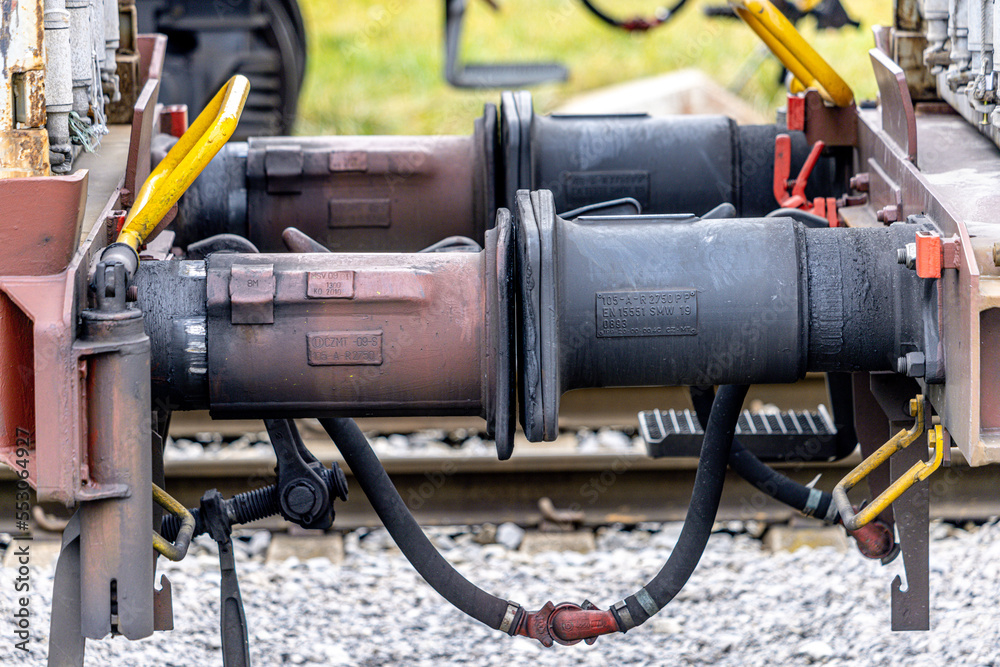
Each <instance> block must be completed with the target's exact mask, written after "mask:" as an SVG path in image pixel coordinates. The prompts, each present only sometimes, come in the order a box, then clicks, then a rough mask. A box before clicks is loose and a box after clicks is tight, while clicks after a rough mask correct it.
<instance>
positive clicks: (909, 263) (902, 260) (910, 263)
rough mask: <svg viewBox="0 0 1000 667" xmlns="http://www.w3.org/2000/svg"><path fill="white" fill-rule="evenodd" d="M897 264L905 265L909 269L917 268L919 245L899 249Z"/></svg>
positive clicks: (913, 244) (914, 244)
mask: <svg viewBox="0 0 1000 667" xmlns="http://www.w3.org/2000/svg"><path fill="white" fill-rule="evenodd" d="M896 263H898V264H903V265H905V266H906V268H908V269H915V268H917V244H916V243H907V244H906V246H905V247H903V248H897V249H896Z"/></svg>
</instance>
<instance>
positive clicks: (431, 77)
mask: <svg viewBox="0 0 1000 667" xmlns="http://www.w3.org/2000/svg"><path fill="white" fill-rule="evenodd" d="M300 1H301V4H302V11H303V13H304V16H305V21H306V26H307V30H308V34H309V61H308V62H309V65H308V71H307V76H306V82H305V86H304V89H303V95H302V99H301V100H300V104H299V117H298V119H297V122H296V133H297V134H302V135H311V134H433V133H456V134H465V133H468V132H470V131H471V130H472V121H473V119H474V118H475V117H476V116H478V115H479V114H480V113H481V112H482V106H483V103H484V102H498V101H499V91H496V90H486V91H462V90H456V89H453V88H451V87H450V86H448V85H447V83H446V82H445V81H444V74H443V69H444V47H443V41H444V40H443V36H442V32H443V28H444V25H443V24H444V19H443V14H444V8H443V4H442V2H441V0H385V1H383V2H372V1H371V0H367V1H366V0H340V1H339V2H330V1H325V0H300ZM499 2H500V4H501V11H500V12H496V13H495V12H493V11H492V10H491V9H490V8H489V6H488V5H487V4H486V3H485V2H476V1H475V0H470V7H469V10H468V12H467V14H466V25H465V34H464V40H463V52H464V53H463V57H464V59H465V60H466V61H475V62H482V61H513V60H520V61H533V60H557V61H559V62H562V63H563V64H565V65H566V66H567V67H568V68H569V70H570V80H569V81H568V82H566V83H562V84H549V85H544V86H537V87H535V88H533V89H532V93H533V95H534V99H535V108H536V110H538V111H541V112H546V111H550V110H551V109H553V108H555V107H557V106H558V105H559V104H560V103H561V102H563V101H564V100H567V99H568V98H570V97H572V96H573V95H574V94H576V93H579V92H582V91H587V90H591V89H594V88H600V87H601V86H606V85H610V84H615V83H621V82H623V81H627V80H629V79H634V78H638V77H643V76H651V75H656V74H662V73H665V72H668V71H671V70H675V69H680V68H686V67H697V68H700V69H702V70H704V71H705V72H707V73H708V74H709V75H710V76H712V77H713V78H714V79H715V80H716V81H718V82H719V83H720V84H722V85H723V86H726V87H730V88H733V87H734V85H735V84H736V83H739V82H742V83H744V84H745V85H742V86H736V87H738V88H739V91H738V92H739V93H740V94H741V96H743V97H744V98H745V99H747V100H748V101H749V102H750V103H751V104H752V105H754V106H755V107H756V108H758V109H760V110H761V111H765V112H767V111H770V110H773V109H774V108H776V107H777V106H779V105H780V104H781V103H782V101H783V90H782V89H781V87H780V86H779V85H778V83H777V76H778V71H779V65H778V63H777V61H776V60H774V59H773V58H770V57H768V58H766V59H761V56H760V54H759V48H760V41H759V40H758V39H757V37H756V36H755V35H754V34H753V33H752V32H750V29H749V28H747V27H746V26H745V25H743V24H742V23H741V22H739V21H735V20H727V19H709V18H706V17H705V16H704V15H703V13H702V7H703V6H704V5H705V4H709V3H707V2H704V1H703V0H691V1H689V2H688V4H687V6H685V8H684V9H683V10H682V11H681V13H680V14H678V16H676V17H675V18H674V20H673V21H671V22H670V23H669V24H667V25H665V26H662V27H660V28H658V29H656V30H653V31H652V32H649V33H646V34H633V35H629V34H626V33H625V32H623V31H620V30H614V29H611V28H609V27H607V26H606V25H604V24H603V23H601V22H599V21H598V20H597V19H595V18H594V17H592V16H591V15H590V14H589V13H588V12H587V11H586V10H585V9H584V8H583V6H582V5H581V4H580V3H579V2H578V0H499ZM601 2H602V5H601V6H603V7H607V8H609V9H611V8H616V11H617V12H620V13H621V15H630V16H631V15H634V14H638V13H644V14H648V13H649V12H651V11H652V10H653V9H654V8H655V7H656V6H658V3H657V2H656V1H655V0H652V1H650V0H645V1H642V2H638V1H636V0H628V1H624V2H623V1H621V0H601ZM722 2H723V0H714V1H713V2H711V4H722ZM844 5H845V7H846V8H847V10H848V12H849V13H850V14H851V16H853V17H854V18H856V19H858V20H860V21H861V22H862V27H861V28H860V29H858V30H854V29H851V28H845V29H842V30H839V31H826V32H822V33H820V32H818V31H817V30H816V29H815V24H814V22H813V20H812V19H806V20H805V21H803V22H802V23H801V24H800V29H801V30H802V32H803V34H804V35H805V36H806V38H807V39H808V40H809V41H810V43H812V44H813V45H814V46H815V48H816V49H817V50H818V51H819V52H820V53H821V54H822V55H823V56H825V57H826V58H827V59H828V60H829V62H830V63H831V64H832V65H833V66H834V67H835V68H836V69H837V70H838V71H839V72H840V74H841V76H843V77H844V79H845V80H846V81H847V82H848V84H850V85H851V86H852V87H853V89H854V91H855V96H856V98H857V99H859V100H861V99H871V98H874V96H875V92H876V87H875V78H874V76H873V75H872V72H871V64H870V62H869V59H868V49H869V48H871V46H872V36H871V26H872V25H876V24H888V23H891V17H892V2H891V0H870V1H865V0H846V1H845V2H844ZM719 112H720V113H725V109H719Z"/></svg>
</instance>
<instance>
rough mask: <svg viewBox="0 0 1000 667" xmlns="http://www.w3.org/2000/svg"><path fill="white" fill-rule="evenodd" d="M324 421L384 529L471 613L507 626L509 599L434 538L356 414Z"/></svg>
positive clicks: (489, 622)
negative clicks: (479, 580) (466, 572)
mask: <svg viewBox="0 0 1000 667" xmlns="http://www.w3.org/2000/svg"><path fill="white" fill-rule="evenodd" d="M319 422H320V424H322V425H323V428H324V429H326V432H327V433H328V434H329V436H330V438H332V439H333V442H334V444H336V445H337V448H338V449H339V450H340V453H341V454H342V455H343V456H344V461H345V462H346V463H347V465H348V467H350V469H351V472H353V473H354V477H355V479H357V480H358V484H359V485H360V486H361V490H362V491H364V492H365V495H366V496H368V500H369V501H370V502H371V504H372V507H373V508H375V513H376V514H378V518H379V519H381V520H382V523H383V524H384V525H385V529H386V530H387V531H389V535H391V536H392V539H393V540H394V541H395V542H396V544H397V545H398V546H399V549H400V551H402V552H403V555H404V556H406V560H408V561H410V564H411V565H413V567H414V569H415V570H416V571H417V572H418V573H419V574H420V576H421V577H423V578H424V580H425V581H426V582H427V583H428V584H430V585H431V587H432V588H433V589H434V590H436V591H437V592H438V593H440V594H441V596H442V597H444V599H446V600H448V602H450V603H452V604H453V605H455V606H456V607H458V608H459V609H460V610H462V611H464V612H465V613H466V614H468V615H469V616H471V617H472V618H474V619H476V620H477V621H480V622H482V623H485V624H486V625H488V626H490V627H491V628H494V629H496V630H501V629H502V630H504V631H506V630H507V629H506V628H501V626H502V624H503V623H504V617H505V615H507V609H508V606H509V604H508V602H507V600H502V599H500V598H498V597H496V596H495V595H490V594H489V593H487V592H486V591H484V590H483V589H481V588H479V587H478V586H476V585H475V584H473V583H472V582H471V581H469V580H468V579H466V578H465V577H463V576H462V575H461V574H460V573H459V572H458V571H457V570H456V569H455V568H454V567H452V565H451V563H449V562H448V561H447V560H445V558H444V556H442V555H441V554H440V553H439V552H438V550H437V549H436V548H435V547H434V545H433V544H431V541H430V540H429V539H427V536H426V535H424V531H423V530H421V529H420V525H419V524H417V520H416V519H414V518H413V515H412V514H411V513H410V510H409V509H408V508H407V507H406V503H404V502H403V499H402V498H401V497H400V496H399V492H398V491H396V487H395V486H393V485H392V482H391V481H390V480H389V475H388V474H386V472H385V468H383V467H382V464H381V463H380V462H379V460H378V457H377V456H376V455H375V452H374V451H372V448H371V445H369V444H368V439H367V438H365V434H364V433H362V432H361V429H359V428H358V425H357V424H355V423H354V420H353V419H344V418H337V419H320V420H319Z"/></svg>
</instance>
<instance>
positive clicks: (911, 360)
mask: <svg viewBox="0 0 1000 667" xmlns="http://www.w3.org/2000/svg"><path fill="white" fill-rule="evenodd" d="M926 368H927V359H926V357H925V356H924V353H923V352H907V353H906V355H905V356H902V357H899V358H898V359H896V372H897V373H899V374H900V375H906V376H908V377H912V378H921V377H923V376H924V374H925V373H926ZM914 411H915V410H914V408H913V405H912V403H911V406H910V412H911V414H912V413H914Z"/></svg>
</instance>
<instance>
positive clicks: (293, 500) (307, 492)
mask: <svg viewBox="0 0 1000 667" xmlns="http://www.w3.org/2000/svg"><path fill="white" fill-rule="evenodd" d="M315 504H316V490H315V489H313V488H312V486H310V485H309V484H303V483H301V482H299V483H298V484H293V485H292V486H290V487H289V488H288V489H286V490H285V498H284V505H285V509H286V510H287V511H288V512H289V513H290V514H295V515H298V516H308V515H309V514H311V513H312V510H313V506H314V505H315Z"/></svg>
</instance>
